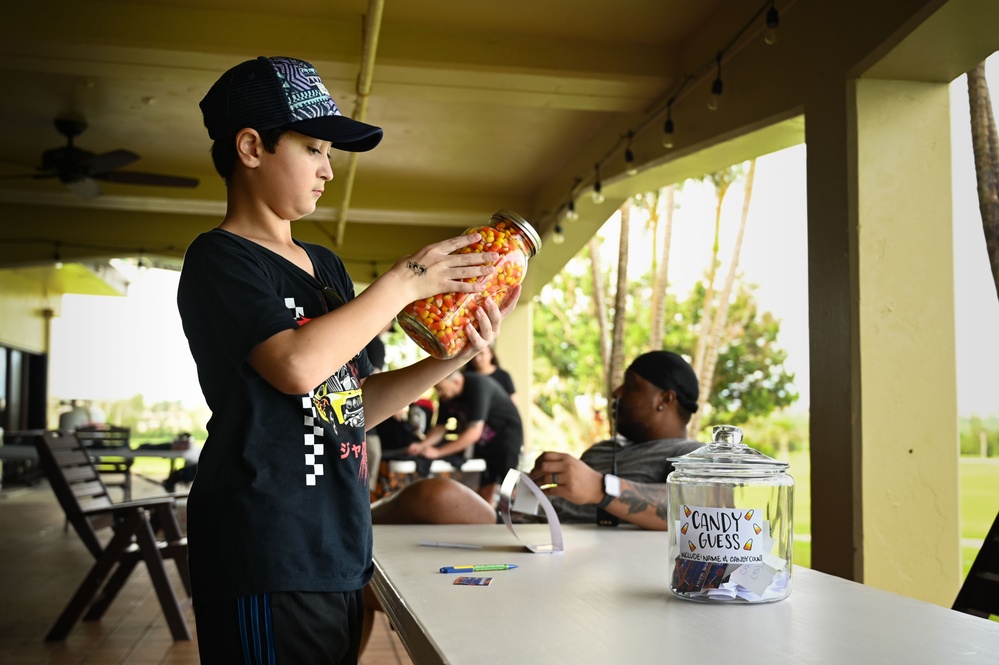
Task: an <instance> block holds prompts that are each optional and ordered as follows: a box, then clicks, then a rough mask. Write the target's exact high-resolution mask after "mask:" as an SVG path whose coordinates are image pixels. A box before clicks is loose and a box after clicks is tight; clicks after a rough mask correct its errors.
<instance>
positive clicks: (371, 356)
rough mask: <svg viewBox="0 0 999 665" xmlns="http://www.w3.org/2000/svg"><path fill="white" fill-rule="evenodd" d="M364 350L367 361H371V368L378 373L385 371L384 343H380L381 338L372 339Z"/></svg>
mask: <svg viewBox="0 0 999 665" xmlns="http://www.w3.org/2000/svg"><path fill="white" fill-rule="evenodd" d="M364 350H365V351H367V353H368V360H370V361H371V366H372V367H374V368H375V369H377V370H378V371H381V370H383V369H385V342H383V341H382V338H381V337H375V338H373V339H372V340H371V341H370V342H368V345H367V346H365V347H364Z"/></svg>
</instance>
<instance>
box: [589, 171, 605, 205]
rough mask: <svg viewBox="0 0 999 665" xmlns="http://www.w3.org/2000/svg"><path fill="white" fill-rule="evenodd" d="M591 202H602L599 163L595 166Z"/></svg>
mask: <svg viewBox="0 0 999 665" xmlns="http://www.w3.org/2000/svg"><path fill="white" fill-rule="evenodd" d="M591 196H592V197H593V202H594V203H596V204H597V205H600V204H601V203H603V202H604V198H605V197H604V192H603V186H602V185H601V184H600V164H597V166H596V178H595V179H594V181H593V194H592V195H591Z"/></svg>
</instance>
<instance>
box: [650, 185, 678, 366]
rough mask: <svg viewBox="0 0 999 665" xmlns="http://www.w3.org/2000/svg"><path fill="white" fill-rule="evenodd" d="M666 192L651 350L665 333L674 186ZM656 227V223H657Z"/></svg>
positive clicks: (653, 299)
mask: <svg viewBox="0 0 999 665" xmlns="http://www.w3.org/2000/svg"><path fill="white" fill-rule="evenodd" d="M664 191H665V192H666V203H665V208H666V216H665V223H664V224H663V250H662V259H661V260H660V262H659V266H658V268H659V269H658V270H657V271H656V278H655V281H654V282H653V284H652V324H651V326H650V331H651V334H650V335H649V348H650V349H652V350H657V349H661V348H662V346H663V335H664V333H665V331H664V330H663V329H664V327H665V318H666V287H667V286H668V285H669V280H668V277H669V249H670V243H671V242H672V239H673V201H674V198H675V196H676V185H670V186H669V187H667V188H666V189H665V190H664ZM658 203H659V197H656V206H655V209H656V212H655V213H654V214H655V215H656V219H657V221H658V218H659V215H658V209H659V205H658ZM657 227H658V223H657Z"/></svg>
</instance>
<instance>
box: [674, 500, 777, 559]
mask: <svg viewBox="0 0 999 665" xmlns="http://www.w3.org/2000/svg"><path fill="white" fill-rule="evenodd" d="M764 517H765V514H764V512H763V511H762V510H759V509H757V508H749V509H746V508H704V507H701V506H686V505H685V506H683V507H682V511H681V513H680V514H679V515H677V518H678V519H677V523H678V525H679V528H678V529H677V544H678V545H679V548H680V552H679V556H680V558H682V559H688V560H691V561H707V562H716V563H741V564H746V563H754V564H761V563H763V554H764V552H769V550H770V547H771V546H772V539H771V538H770V529H769V524H767V522H766V521H765V520H764Z"/></svg>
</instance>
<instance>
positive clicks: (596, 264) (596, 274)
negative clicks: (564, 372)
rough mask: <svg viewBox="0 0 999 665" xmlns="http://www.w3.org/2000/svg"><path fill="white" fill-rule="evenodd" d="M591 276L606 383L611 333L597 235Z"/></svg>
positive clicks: (592, 247)
mask: <svg viewBox="0 0 999 665" xmlns="http://www.w3.org/2000/svg"><path fill="white" fill-rule="evenodd" d="M589 248H590V278H591V280H592V282H593V310H594V311H593V314H594V316H595V317H596V319H597V330H598V331H599V332H600V367H601V369H602V370H603V376H604V383H605V384H606V383H609V382H610V379H609V377H610V335H609V331H608V326H607V299H606V294H605V293H604V281H603V279H602V278H601V275H600V273H601V272H602V271H601V270H600V243H599V242H598V241H597V237H596V236H593V237H592V238H590V243H589Z"/></svg>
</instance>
